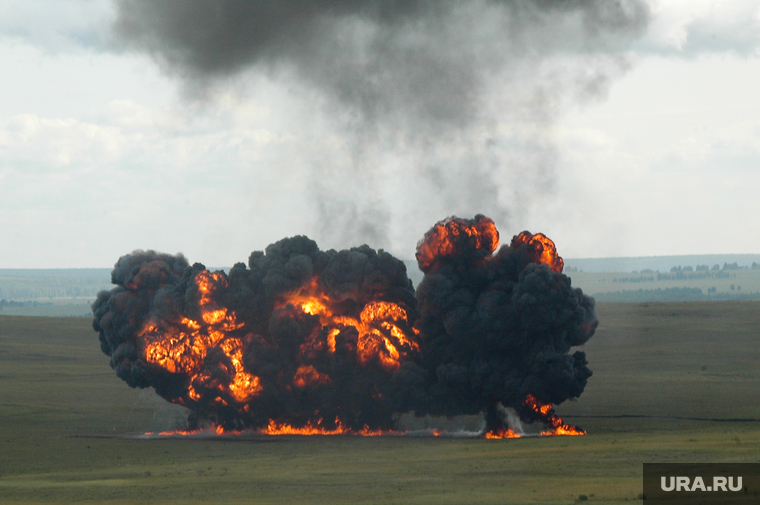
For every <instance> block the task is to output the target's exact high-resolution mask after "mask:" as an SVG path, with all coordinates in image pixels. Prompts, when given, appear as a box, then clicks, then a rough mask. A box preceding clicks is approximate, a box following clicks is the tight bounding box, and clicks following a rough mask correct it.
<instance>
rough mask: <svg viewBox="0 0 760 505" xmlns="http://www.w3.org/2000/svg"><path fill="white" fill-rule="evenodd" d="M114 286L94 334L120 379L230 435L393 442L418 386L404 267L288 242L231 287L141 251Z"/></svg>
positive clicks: (118, 270) (98, 308) (101, 305)
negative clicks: (390, 436) (301, 432)
mask: <svg viewBox="0 0 760 505" xmlns="http://www.w3.org/2000/svg"><path fill="white" fill-rule="evenodd" d="M112 282H113V283H114V284H116V285H117V287H115V288H114V289H112V290H111V291H110V292H101V293H100V294H99V295H98V298H97V300H96V301H95V303H94V304H93V314H94V320H93V328H94V329H95V330H96V331H97V332H98V333H99V335H100V343H101V348H102V350H103V352H104V353H105V354H107V355H109V356H111V367H112V368H114V370H115V371H116V373H117V375H118V376H119V377H121V378H122V379H123V380H125V381H126V382H127V383H128V384H129V385H130V386H132V387H140V388H144V387H150V386H152V387H154V388H155V390H156V392H157V393H158V394H159V395H161V396H163V397H164V398H166V399H167V400H169V401H172V402H175V403H179V404H181V405H185V406H187V407H189V408H190V409H192V410H193V411H194V412H195V413H196V415H197V416H198V417H200V418H202V419H207V420H210V421H212V422H214V423H215V424H217V425H219V426H222V427H224V428H227V429H235V428H242V427H254V428H262V427H266V426H268V425H269V426H279V425H288V426H293V427H296V428H302V427H315V426H319V427H321V428H323V429H325V430H335V429H345V430H353V431H358V430H362V429H365V428H370V429H389V428H392V427H393V423H394V421H393V414H394V413H395V412H399V411H407V410H409V409H410V408H412V406H413V403H414V401H413V400H412V396H411V395H412V393H413V392H414V388H413V387H412V386H411V385H412V384H413V383H415V382H417V383H421V382H422V378H423V371H422V370H421V369H419V368H418V367H417V366H416V365H414V364H413V363H412V362H411V360H410V359H409V356H411V355H413V354H415V353H416V352H417V350H418V348H419V344H418V342H417V337H416V330H414V329H413V325H414V323H415V320H416V317H417V312H416V300H415V298H414V291H413V288H412V286H411V282H410V281H409V279H408V277H407V275H406V268H405V266H404V264H403V263H402V262H401V261H399V260H397V259H395V258H393V257H392V256H390V255H389V254H387V253H385V252H382V251H380V252H377V251H375V250H373V249H371V248H369V247H367V246H362V247H358V248H353V249H351V250H344V251H340V252H336V251H333V250H330V251H321V250H319V248H318V247H317V244H316V243H315V242H314V241H312V240H310V239H308V238H307V237H303V236H299V237H293V238H288V239H283V240H281V241H279V242H277V243H275V244H272V245H270V246H269V247H267V248H266V251H263V252H262V251H257V252H254V253H252V254H251V256H250V258H249V261H248V266H246V265H244V264H242V263H238V264H236V265H235V266H234V267H233V268H232V269H231V270H230V272H229V274H225V273H224V272H222V271H219V272H210V271H208V270H207V269H206V268H205V267H204V266H203V265H201V264H198V263H196V264H194V265H192V266H190V265H188V263H187V261H186V260H185V259H184V258H183V257H182V256H169V255H165V254H159V253H155V252H153V251H147V252H143V251H135V252H134V253H132V254H129V255H126V256H124V257H122V258H120V259H119V261H118V263H117V264H116V266H115V268H114V270H113V273H112Z"/></svg>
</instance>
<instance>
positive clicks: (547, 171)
mask: <svg viewBox="0 0 760 505" xmlns="http://www.w3.org/2000/svg"><path fill="white" fill-rule="evenodd" d="M182 3H183V2H177V1H175V0H161V1H157V2H143V1H141V0H120V1H119V2H113V1H107V0H48V1H45V0H33V1H30V0H23V1H15V0H0V62H1V64H2V79H0V90H1V91H2V92H1V93H0V188H1V189H2V196H0V233H1V234H2V242H1V243H2V247H1V248H0V268H65V267H110V266H111V265H113V264H114V262H115V261H116V260H117V259H118V258H119V256H121V255H123V254H126V253H128V252H131V251H132V250H135V249H155V250H159V251H162V252H168V253H178V252H182V253H183V254H185V255H186V256H187V258H188V259H189V260H190V261H191V262H196V261H198V262H202V263H204V264H206V265H208V266H230V265H232V264H234V263H236V262H239V261H242V262H245V261H247V258H248V255H249V254H250V252H251V251H253V250H260V249H263V248H265V247H266V246H267V245H268V244H270V243H272V242H274V241H276V240H278V239H280V238H283V237H286V236H292V235H298V234H304V235H308V236H310V237H312V238H314V239H315V240H317V242H318V243H319V244H320V246H321V247H322V248H323V249H327V248H346V247H352V246H357V245H360V244H362V243H368V244H369V245H370V246H372V247H374V248H376V249H378V248H384V249H386V250H388V251H390V252H392V253H393V254H395V255H396V256H398V257H400V258H402V259H412V258H413V256H414V248H415V245H416V242H417V241H418V240H419V239H420V238H421V237H422V235H423V234H424V232H425V231H426V230H427V229H428V228H429V227H430V226H432V225H433V224H434V223H435V222H436V221H438V220H440V219H443V218H445V217H447V216H449V215H459V216H461V217H472V216H473V215H475V214H476V213H483V214H486V215H490V216H491V217H493V218H494V220H495V221H496V223H497V226H498V227H499V230H500V233H501V236H502V242H508V241H509V239H510V238H511V236H512V235H515V234H517V233H519V232H520V231H522V230H525V229H527V230H529V231H531V232H533V233H537V232H543V233H545V234H547V235H548V236H549V237H551V238H552V239H553V240H554V241H555V242H556V243H557V247H558V250H559V252H560V254H561V255H563V256H565V257H569V258H573V257H607V256H653V255H674V254H711V253H760V233H758V232H760V198H758V197H757V196H756V193H757V191H758V189H760V93H758V89H760V1H740V0H736V1H732V2H719V1H700V0H688V1H686V0H684V1H665V0H662V1H646V2H644V1H643V0H642V1H623V2H621V5H622V6H620V7H618V10H614V9H611V8H609V5H613V4H614V3H613V2H603V1H601V0H600V1H588V2H576V3H573V5H576V7H566V5H565V4H563V3H562V2H550V1H546V0H535V1H533V2H523V3H520V2H518V4H520V5H521V6H520V7H519V8H518V7H515V6H514V5H513V4H512V3H511V2H506V1H505V2H498V1H497V2H470V3H466V4H463V3H456V2H452V3H448V2H440V3H436V2H432V3H431V2H425V1H421V2H408V5H413V6H414V7H410V8H407V9H395V10H394V9H393V8H392V7H393V5H394V4H396V2H392V1H388V2H385V3H383V2H373V1H366V2H357V3H353V4H352V3H350V2H341V1H338V0H333V1H331V2H325V3H324V4H325V5H329V8H325V9H320V8H314V9H312V11H311V12H303V11H297V9H298V7H294V8H292V9H291V10H288V8H289V7H288V5H291V3H290V2H283V3H282V4H280V5H284V6H285V7H283V8H279V7H278V8H277V9H273V8H271V5H268V4H269V3H270V2H266V1H260V2H251V3H249V4H248V5H253V4H256V5H261V6H263V7H261V11H258V12H242V13H241V12H238V11H236V8H237V7H235V6H236V5H237V6H238V7H240V5H239V2H235V1H231V0H226V1H225V2H218V3H216V4H224V5H227V4H229V5H230V6H231V7H230V9H229V12H221V13H220V12H213V13H209V12H207V9H208V8H207V5H209V3H208V2H201V3H199V2H193V1H188V2H184V3H185V4H186V5H188V6H191V7H187V8H185V7H178V5H180V4H182ZM194 4H197V9H196V10H193V9H194V8H195V7H192V5H194ZM210 4H215V3H213V2H212V3H210ZM293 4H294V3H293ZM401 4H403V2H402V3H401ZM388 5H390V6H391V7H389V8H387V9H386V8H385V7H387V6H388ZM578 5H580V6H579V7H577V6H578ZM525 6H527V7H525ZM268 7H269V8H268ZM204 9H205V10H204ZM242 10H243V11H247V10H250V9H249V8H248V6H246V7H243V8H242ZM225 16H228V17H227V18H225ZM233 22H234V23H233ZM236 30H237V31H236ZM199 33H200V34H202V36H201V35H198V34H199ZM260 34H263V35H260Z"/></svg>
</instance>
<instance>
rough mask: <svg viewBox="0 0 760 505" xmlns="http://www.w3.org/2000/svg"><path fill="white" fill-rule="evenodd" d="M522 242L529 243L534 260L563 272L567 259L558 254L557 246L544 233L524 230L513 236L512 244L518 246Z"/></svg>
mask: <svg viewBox="0 0 760 505" xmlns="http://www.w3.org/2000/svg"><path fill="white" fill-rule="evenodd" d="M520 244H527V245H528V246H529V247H531V248H532V250H533V254H534V261H536V262H537V263H543V264H545V265H549V268H551V269H552V270H554V271H555V272H558V273H559V272H562V269H563V268H564V267H565V261H564V260H563V259H562V258H561V257H560V255H559V254H557V246H555V245H554V242H553V241H552V240H551V239H550V238H549V237H547V236H546V235H544V234H543V233H536V234H535V235H533V234H532V233H530V232H527V231H524V232H522V233H520V234H519V235H515V236H514V237H513V238H512V246H513V247H516V246H519V245H520Z"/></svg>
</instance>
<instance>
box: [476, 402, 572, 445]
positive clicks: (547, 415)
mask: <svg viewBox="0 0 760 505" xmlns="http://www.w3.org/2000/svg"><path fill="white" fill-rule="evenodd" d="M523 406H524V407H527V408H528V409H530V410H532V411H533V412H534V413H535V414H536V416H537V417H538V419H539V420H540V421H541V422H542V423H544V424H545V425H546V427H547V428H548V429H547V430H542V431H541V436H544V437H547V436H578V435H585V434H586V432H585V431H584V430H582V429H580V428H578V427H577V426H573V425H571V424H565V423H564V422H563V421H562V419H560V418H559V417H558V416H557V414H555V413H554V408H553V407H552V406H551V404H541V403H539V401H538V400H537V399H536V397H535V396H533V395H528V396H526V397H525V401H523ZM520 437H522V435H520V434H519V433H515V432H514V431H513V430H511V429H508V428H500V429H497V430H495V431H489V432H487V433H486V434H485V438H520Z"/></svg>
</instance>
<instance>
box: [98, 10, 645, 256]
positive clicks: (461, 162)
mask: <svg viewBox="0 0 760 505" xmlns="http://www.w3.org/2000/svg"><path fill="white" fill-rule="evenodd" d="M115 5H116V18H115V20H114V23H113V25H112V27H111V28H112V31H111V34H112V36H113V42H114V44H115V45H116V47H117V48H118V49H119V50H135V51H139V52H142V53H145V54H148V55H150V56H151V57H152V58H153V59H154V60H155V61H156V62H157V63H158V64H159V65H160V66H161V68H162V69H163V70H164V71H165V72H166V73H168V74H169V75H171V76H173V77H176V78H177V79H179V80H180V81H181V82H182V83H183V84H184V85H185V86H184V89H185V90H186V91H188V92H189V94H190V96H191V97H193V98H194V99H195V98H197V97H199V96H201V97H205V96H214V95H215V93H217V92H219V90H221V93H222V94H223V93H224V91H227V90H229V89H234V90H236V92H238V90H240V89H242V88H245V86H246V84H247V83H250V82H257V79H263V80H266V81H267V82H271V83H274V84H275V86H277V87H280V88H282V89H287V90H288V94H289V95H290V94H292V95H293V96H295V97H298V98H293V99H292V100H293V101H292V102H290V101H287V100H284V99H281V98H280V97H275V98H273V97H272V96H269V95H256V96H254V99H256V100H258V101H259V102H260V103H261V104H265V105H266V106H269V107H271V113H272V114H274V115H280V113H281V112H283V110H284V111H286V112H285V113H284V114H282V115H283V116H287V114H288V113H292V110H291V106H295V107H297V108H298V109H297V111H296V114H295V117H296V118H297V119H296V123H295V124H289V125H287V127H286V128H285V129H284V131H285V133H286V134H288V135H290V134H293V135H295V137H296V138H300V139H302V140H300V141H299V142H298V144H297V147H296V150H297V151H298V152H299V156H298V157H297V158H290V157H288V156H289V154H290V152H292V150H288V152H283V153H280V157H282V158H286V159H285V160H282V159H280V160H278V161H277V162H276V164H275V165H274V166H272V167H269V169H270V170H281V168H279V167H282V166H284V165H293V166H295V165H297V164H298V163H303V162H304V160H305V163H307V164H308V167H306V168H305V169H304V172H307V173H306V174H304V173H300V172H299V173H298V174H297V175H296V177H298V178H304V177H305V178H307V179H308V184H307V188H308V189H307V190H306V193H307V194H306V195H305V196H306V197H307V198H308V199H309V200H310V201H311V202H312V205H313V207H314V210H315V212H314V215H315V219H314V222H313V223H310V225H311V228H310V229H313V230H315V233H318V234H319V239H320V242H321V243H329V244H331V245H334V246H336V247H338V246H339V247H346V246H347V245H354V244H356V243H363V242H366V243H370V244H373V246H374V247H385V248H386V249H393V250H395V251H406V250H408V249H409V247H411V246H412V245H413V244H414V243H415V242H416V240H417V239H418V237H417V235H416V234H417V233H418V232H417V231H414V230H412V229H411V228H410V227H402V226H398V223H405V222H406V221H407V219H408V216H409V215H410V214H413V215H415V216H417V217H418V218H419V219H420V220H421V221H422V222H423V223H428V222H433V221H434V220H436V219H438V218H440V216H441V215H447V214H449V213H451V212H457V213H461V214H467V215H473V214H474V213H476V212H485V213H487V214H488V215H490V216H491V217H493V218H494V219H496V220H497V221H498V222H501V223H508V222H510V220H511V219H514V217H515V216H517V217H518V218H519V217H520V216H521V215H522V213H523V212H525V209H529V207H530V206H531V205H532V204H533V202H534V201H535V199H533V198H531V197H532V196H533V195H535V194H541V193H544V192H547V191H551V190H552V189H553V184H554V181H556V177H554V170H555V168H556V164H557V159H558V153H557V148H556V145H555V142H554V140H553V131H552V126H553V123H554V121H555V119H556V117H557V115H558V114H559V113H560V112H561V110H562V109H563V107H564V106H566V105H567V103H568V102H571V103H588V102H593V101H594V100H598V99H603V98H604V96H605V95H606V93H607V90H608V89H609V87H610V86H611V84H612V82H613V81H614V79H615V78H617V77H618V76H620V75H621V74H623V73H624V72H625V71H626V70H627V68H628V67H629V62H628V61H627V57H626V51H627V50H628V48H629V47H630V45H631V43H632V42H633V41H635V40H636V39H637V38H638V37H639V36H640V35H641V34H643V33H644V32H645V30H646V28H647V25H648V22H649V7H648V2H646V1H645V0H620V1H609V0H473V1H466V2H462V1H455V0H325V1H318V2H298V1H294V0H254V1H248V0H215V1H208V0H115ZM231 82H232V83H233V85H232V87H227V85H228V84H229V83H231ZM241 84H242V85H241ZM254 88H255V86H254ZM255 89H257V90H258V88H255ZM299 99H302V100H303V101H304V102H305V103H306V104H308V105H304V103H301V102H300V101H298V100H299ZM314 104H321V106H317V105H314ZM311 107H313V108H311ZM314 118H317V119H314ZM311 120H313V121H315V124H314V126H309V124H310V121H311ZM259 127H260V126H257V128H259ZM310 128H313V130H312V129H310ZM304 130H305V131H304ZM289 147H290V146H289ZM275 167H278V168H275ZM399 167H401V168H399ZM221 169H224V168H223V167H222V168H221ZM294 170H296V169H294ZM326 174H329V176H326ZM399 178H403V180H404V181H405V182H406V184H404V185H399V184H397V182H396V181H398V179H399ZM504 181H508V182H509V183H508V184H504ZM420 202H424V204H421V203H420ZM389 223H390V224H389ZM394 224H395V226H393V225H394Z"/></svg>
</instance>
